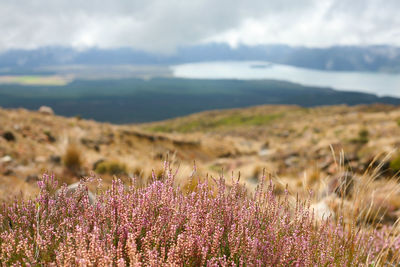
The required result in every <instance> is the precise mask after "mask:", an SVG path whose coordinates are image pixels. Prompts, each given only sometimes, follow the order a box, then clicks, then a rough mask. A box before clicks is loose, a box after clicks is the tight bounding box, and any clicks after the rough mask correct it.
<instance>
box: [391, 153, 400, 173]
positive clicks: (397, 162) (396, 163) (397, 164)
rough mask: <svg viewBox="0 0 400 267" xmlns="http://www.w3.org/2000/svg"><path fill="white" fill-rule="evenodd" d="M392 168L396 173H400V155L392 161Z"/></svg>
mask: <svg viewBox="0 0 400 267" xmlns="http://www.w3.org/2000/svg"><path fill="white" fill-rule="evenodd" d="M390 168H391V169H392V170H393V171H394V172H398V171H400V154H397V155H396V156H395V157H394V158H393V159H392V160H391V161H390Z"/></svg>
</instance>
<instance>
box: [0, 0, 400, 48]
mask: <svg viewBox="0 0 400 267" xmlns="http://www.w3.org/2000/svg"><path fill="white" fill-rule="evenodd" d="M398 10H400V1H397V0H386V1H381V0H352V1H348V0H302V1H300V0H299V1H291V0H254V1H242V0H219V1H215V0H190V1H185V0H146V1H139V0H114V1H112V0H107V1H104V0H103V1H98V0H86V1H80V0H79V1H78V0H57V1H55V0H37V1H32V0H2V1H1V2H0V30H1V37H0V50H4V49H9V48H34V47H38V46H46V45H67V46H68V45H72V46H75V47H79V48H84V47H87V46H98V47H118V46H132V47H135V48H139V49H145V50H151V51H160V52H171V51H173V50H174V48H176V46H181V45H190V44H196V43H199V42H204V41H219V42H228V43H230V44H232V45H237V44H239V43H244V44H263V43H286V44H291V45H308V46H329V45H335V44H378V43H379V44H382V43H386V44H394V45H400V16H398Z"/></svg>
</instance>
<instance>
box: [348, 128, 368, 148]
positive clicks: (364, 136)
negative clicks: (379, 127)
mask: <svg viewBox="0 0 400 267" xmlns="http://www.w3.org/2000/svg"><path fill="white" fill-rule="evenodd" d="M368 141H369V132H368V130H367V129H361V130H360V131H359V132H358V137H357V138H354V139H352V140H351V142H352V143H353V144H366V143H368Z"/></svg>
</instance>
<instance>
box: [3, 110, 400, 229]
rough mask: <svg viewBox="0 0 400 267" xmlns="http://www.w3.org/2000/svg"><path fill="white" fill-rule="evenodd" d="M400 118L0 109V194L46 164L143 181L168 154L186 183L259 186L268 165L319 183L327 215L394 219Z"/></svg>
mask: <svg viewBox="0 0 400 267" xmlns="http://www.w3.org/2000/svg"><path fill="white" fill-rule="evenodd" d="M399 119H400V108H398V107H393V106H385V105H370V106H355V107H347V106H332V107H318V108H301V107H297V106H259V107H252V108H247V109H235V110H224V111H209V112H203V113H198V114H194V115H191V116H187V117H184V118H178V119H173V120H169V121H164V122H157V123H149V124H142V125H112V124H108V123H98V122H95V121H88V120H81V119H79V118H63V117H59V116H52V115H43V114H40V113H38V112H31V111H27V110H23V109H19V110H4V109H0V136H1V137H0V196H1V198H2V199H7V198H9V197H10V196H12V195H18V194H20V192H22V194H23V197H30V196H32V195H34V194H36V193H37V187H36V183H35V181H36V180H37V178H38V177H40V175H41V174H42V173H44V172H49V173H54V174H55V175H56V177H57V178H58V179H59V180H60V181H61V182H66V183H72V182H75V181H77V180H78V179H79V178H81V177H84V176H89V175H91V174H93V173H97V175H99V176H101V177H102V178H103V179H104V182H105V183H106V184H107V183H109V182H110V181H111V179H112V177H113V176H114V175H117V176H120V177H122V178H123V179H125V178H127V177H132V176H135V177H137V180H138V182H139V183H140V184H145V183H146V181H147V180H149V179H150V178H151V177H152V176H154V178H156V179H157V177H160V176H161V175H162V170H163V160H165V159H166V157H167V155H168V158H169V160H170V161H172V165H173V166H174V167H176V168H177V167H178V166H179V177H178V180H179V182H180V184H181V185H182V186H183V187H184V189H185V190H187V191H190V189H191V188H193V187H195V185H196V184H197V180H196V179H199V178H200V177H206V176H207V175H208V177H212V176H213V177H216V176H218V175H219V174H221V173H224V174H225V176H226V177H227V178H228V181H229V177H230V176H231V175H232V172H233V174H234V176H237V175H238V173H239V172H240V176H241V182H242V183H243V185H244V186H246V187H247V188H249V190H250V191H251V190H253V189H254V188H255V187H256V185H257V183H258V181H259V178H260V177H261V176H262V174H263V172H265V173H266V174H267V176H268V177H270V178H272V180H273V181H274V182H275V184H276V188H275V191H276V192H277V193H283V192H284V190H285V187H286V186H287V188H288V190H289V191H290V192H291V193H293V194H292V195H293V196H294V195H295V194H296V193H297V194H300V195H308V194H309V190H312V192H313V193H312V194H313V200H314V204H313V207H314V208H315V210H316V212H317V213H318V214H319V215H320V216H326V215H328V214H332V216H334V215H335V214H337V213H339V210H346V211H348V212H347V214H348V215H347V217H348V218H352V219H354V218H355V217H356V221H358V222H367V223H371V222H374V223H375V224H376V223H386V222H388V223H393V222H394V221H396V220H397V219H398V218H399V217H400V189H399V183H398V181H397V178H396V177H397V175H396V171H398V170H399V169H400V167H399V166H400V164H398V161H399V160H398V158H397V157H398V154H397V152H396V150H397V149H398V147H399V145H400V126H399ZM194 162H195V165H196V173H192V171H193V165H194ZM398 165H399V166H398ZM190 176H192V178H191V179H188V177H190Z"/></svg>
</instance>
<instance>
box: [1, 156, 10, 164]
mask: <svg viewBox="0 0 400 267" xmlns="http://www.w3.org/2000/svg"><path fill="white" fill-rule="evenodd" d="M12 160H13V159H12V157H10V156H9V155H6V156H4V157H2V158H0V162H3V163H8V162H11V161H12Z"/></svg>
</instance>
